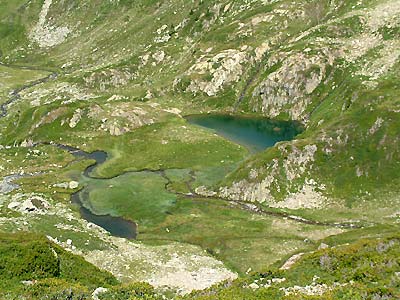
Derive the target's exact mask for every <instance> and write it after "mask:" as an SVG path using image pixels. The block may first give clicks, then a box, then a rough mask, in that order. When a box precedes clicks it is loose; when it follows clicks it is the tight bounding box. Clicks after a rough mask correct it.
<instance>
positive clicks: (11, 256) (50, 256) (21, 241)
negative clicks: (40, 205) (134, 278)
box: [0, 233, 118, 299]
mask: <svg viewBox="0 0 400 300" xmlns="http://www.w3.org/2000/svg"><path fill="white" fill-rule="evenodd" d="M0 278H1V280H0V289H1V292H0V297H1V298H2V299H21V297H27V298H28V299H29V298H30V297H31V299H36V298H40V297H44V296H45V295H46V294H48V295H49V296H50V295H52V294H53V295H52V296H53V297H55V295H59V296H60V298H58V299H64V298H62V297H61V296H62V295H65V297H66V296H67V294H68V293H71V288H72V291H75V290H77V291H78V294H79V293H81V292H84V293H83V294H85V292H86V295H87V294H88V291H89V290H90V289H94V288H96V287H98V286H106V287H111V286H113V285H116V284H117V283H118V281H117V280H116V279H115V278H114V277H113V276H112V275H111V274H110V273H108V272H105V271H101V270H99V269H98V268H96V267H95V266H93V265H91V264H89V263H88V262H86V261H85V260H84V259H83V258H82V257H80V256H77V255H73V254H71V253H69V252H67V251H65V250H64V249H62V248H61V247H59V246H58V245H55V244H53V243H51V242H50V241H48V240H47V239H46V238H45V237H43V236H40V235H37V234H33V233H15V234H8V233H1V234H0ZM22 281H28V282H26V283H25V285H24V284H23V283H22ZM29 285H33V287H34V288H33V289H32V288H30V287H29ZM78 298H79V297H77V298H76V299H78Z"/></svg>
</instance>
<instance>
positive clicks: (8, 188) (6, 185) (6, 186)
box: [0, 175, 23, 194]
mask: <svg viewBox="0 0 400 300" xmlns="http://www.w3.org/2000/svg"><path fill="white" fill-rule="evenodd" d="M21 177H23V176H22V175H10V176H6V177H4V178H3V181H0V194H7V193H10V192H12V191H14V190H16V189H18V188H19V185H18V184H16V183H13V181H14V180H17V179H19V178H21Z"/></svg>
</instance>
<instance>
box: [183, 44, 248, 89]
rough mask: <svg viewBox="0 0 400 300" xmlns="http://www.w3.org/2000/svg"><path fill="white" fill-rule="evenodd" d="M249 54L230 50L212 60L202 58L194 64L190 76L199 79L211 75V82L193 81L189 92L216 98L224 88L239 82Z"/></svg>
mask: <svg viewBox="0 0 400 300" xmlns="http://www.w3.org/2000/svg"><path fill="white" fill-rule="evenodd" d="M246 59H247V54H246V52H245V48H243V51H239V50H235V49H229V50H225V51H222V52H221V53H219V54H217V55H215V56H214V57H212V58H211V59H209V58H207V57H201V58H200V59H199V61H198V62H197V63H196V64H194V65H193V66H192V67H191V68H190V70H189V72H188V74H189V75H194V74H196V77H199V76H201V75H203V76H206V75H209V76H210V77H211V78H210V80H205V79H192V81H191V83H190V85H189V86H188V88H187V91H190V92H192V93H198V92H203V93H205V94H206V95H208V96H215V95H216V94H217V93H218V92H219V91H221V90H222V89H223V88H224V86H226V85H228V84H232V83H235V82H238V81H239V80H240V79H241V75H242V74H243V71H244V70H243V65H242V64H243V63H245V62H246Z"/></svg>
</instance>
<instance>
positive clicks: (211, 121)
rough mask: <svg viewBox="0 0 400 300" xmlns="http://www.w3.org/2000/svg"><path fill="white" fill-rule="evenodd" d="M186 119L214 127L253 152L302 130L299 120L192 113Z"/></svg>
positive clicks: (210, 127) (219, 132)
mask: <svg viewBox="0 0 400 300" xmlns="http://www.w3.org/2000/svg"><path fill="white" fill-rule="evenodd" d="M186 120H187V121H188V122H189V123H191V124H196V125H200V126H202V127H206V128H209V129H212V130H214V131H215V132H216V133H217V134H218V135H221V136H223V137H225V138H227V139H229V140H231V141H233V142H235V143H238V144H241V145H243V146H245V147H247V148H248V149H249V150H250V151H251V152H253V153H255V152H260V151H263V150H264V149H266V148H269V147H272V146H274V145H275V143H277V142H280V141H290V140H292V139H294V137H295V136H296V135H298V134H299V133H300V132H301V131H302V127H301V125H300V124H299V123H297V122H287V121H276V120H270V119H265V118H254V117H241V116H229V115H191V116H188V117H186Z"/></svg>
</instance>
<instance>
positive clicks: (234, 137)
mask: <svg viewBox="0 0 400 300" xmlns="http://www.w3.org/2000/svg"><path fill="white" fill-rule="evenodd" d="M21 68H23V67H21ZM55 78H57V73H52V74H49V75H48V76H46V77H44V78H42V79H39V80H36V81H33V82H30V83H28V84H26V85H24V86H22V87H20V88H18V89H15V90H13V91H12V92H11V93H10V94H9V99H8V100H7V101H6V102H4V103H2V104H1V105H0V118H4V117H6V116H7V114H8V110H7V107H8V106H9V105H11V104H12V103H14V102H16V101H17V100H18V99H20V96H19V93H20V92H21V91H23V90H25V89H28V88H31V87H33V86H35V85H39V84H41V83H44V82H46V81H48V80H52V79H55ZM186 120H187V121H188V122H189V123H191V124H196V125H199V126H203V127H206V128H209V129H210V130H213V131H214V132H215V133H217V134H218V135H221V136H223V137H224V138H226V139H228V140H231V141H233V142H235V143H238V144H241V145H243V146H245V147H247V148H248V149H249V151H250V152H251V153H256V152H259V151H262V150H264V149H266V148H268V147H271V146H273V145H274V144H275V143H276V142H279V141H285V140H291V139H293V138H294V137H295V136H296V135H297V134H298V133H300V132H301V130H302V129H301V127H300V125H299V124H296V123H293V122H283V121H273V120H267V119H264V118H249V117H236V116H227V115H192V116H188V117H186ZM38 144H40V143H38ZM42 144H44V143H42ZM53 145H55V146H57V147H59V148H61V149H63V150H65V151H68V152H69V153H71V154H72V155H73V156H75V157H76V158H78V159H90V160H94V161H95V162H94V163H93V164H92V165H90V166H89V167H87V168H86V169H85V170H84V171H83V173H82V177H83V178H84V179H94V180H106V179H101V178H96V177H93V176H92V175H91V174H92V172H93V171H94V169H95V168H96V167H98V166H99V165H101V164H103V163H104V162H106V160H107V159H108V155H107V153H106V152H104V151H94V152H92V153H88V152H85V151H82V150H80V149H77V148H74V147H71V146H66V145H57V144H53ZM165 171H166V170H156V171H152V170H145V171H141V172H142V173H143V172H149V173H154V174H157V175H158V176H161V177H162V178H163V179H164V180H165V181H166V182H167V183H166V184H165V190H166V191H168V186H169V184H170V183H171V180H170V179H169V178H168V176H167V175H166V172H165ZM127 173H140V172H127ZM124 174H126V173H124ZM124 174H120V175H118V176H116V177H115V178H118V177H119V176H123V175H124ZM189 174H190V177H191V179H190V181H188V182H186V185H187V186H188V189H189V190H190V192H191V193H189V194H183V193H177V192H175V195H176V196H184V197H192V198H208V197H205V196H203V195H199V194H196V193H195V192H194V190H193V188H192V186H191V183H192V182H193V181H194V173H193V172H190V173H189ZM89 187H90V183H89V184H87V185H85V186H84V187H83V188H82V189H81V190H79V191H78V192H76V193H74V194H72V196H71V201H72V202H73V203H75V204H77V205H78V206H79V210H80V214H81V216H82V217H83V218H84V219H86V220H87V221H89V222H91V223H94V224H96V225H98V226H100V227H102V228H104V229H105V230H107V231H108V232H110V233H111V234H112V235H114V236H118V237H123V238H127V239H135V238H136V236H137V224H136V223H135V222H133V221H130V220H126V219H124V218H122V217H117V216H112V215H98V214H95V213H93V212H92V210H91V209H89V208H87V207H85V205H84V203H83V201H82V199H84V200H85V199H87V198H88V197H89V192H88V191H89V190H88V188H89ZM168 192H171V191H168ZM209 198H212V199H218V200H221V201H226V202H232V201H230V200H227V199H224V198H218V197H215V196H213V197H209ZM234 203H235V204H236V205H237V206H238V208H241V209H245V210H249V211H252V212H254V213H257V214H263V215H270V216H275V217H280V218H287V219H291V220H293V221H296V222H300V223H305V224H312V225H321V226H333V227H340V228H355V227H358V226H357V225H354V224H350V223H325V222H318V221H314V220H307V219H304V218H300V217H297V216H293V215H289V214H287V213H285V212H276V211H268V210H265V209H264V208H262V207H261V206H259V205H256V204H254V203H248V202H245V201H241V200H235V201H234Z"/></svg>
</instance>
